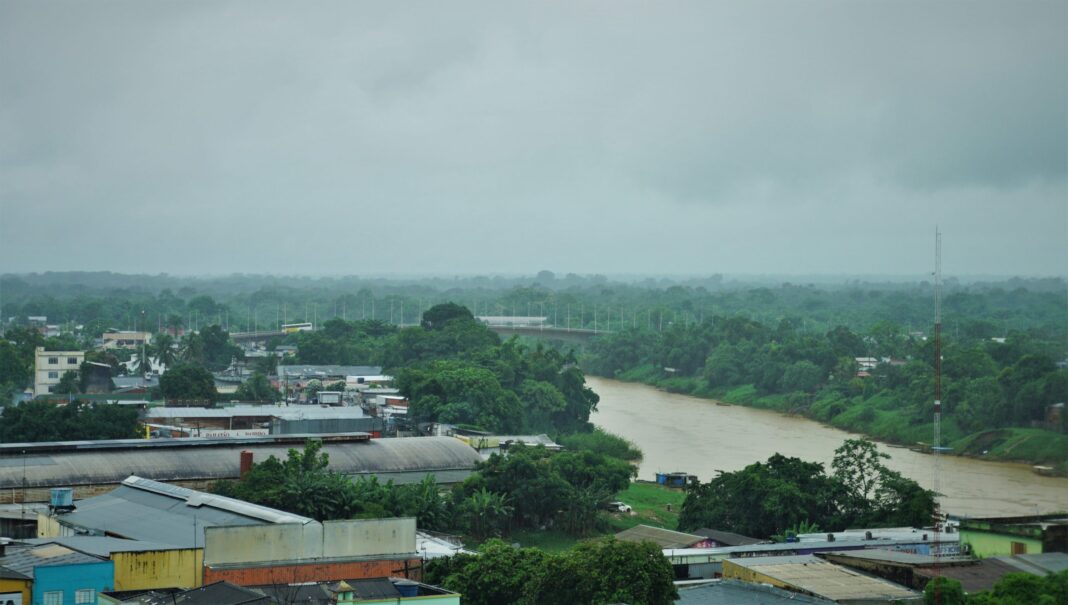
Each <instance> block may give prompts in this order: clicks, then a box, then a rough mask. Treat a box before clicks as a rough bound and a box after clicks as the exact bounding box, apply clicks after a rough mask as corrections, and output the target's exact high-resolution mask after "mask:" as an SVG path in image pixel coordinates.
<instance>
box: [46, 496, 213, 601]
mask: <svg viewBox="0 0 1068 605" xmlns="http://www.w3.org/2000/svg"><path fill="white" fill-rule="evenodd" d="M65 529H66V530H67V531H64V530H65ZM37 535H38V537H39V538H47V539H48V540H49V541H50V542H55V543H57V544H62V545H64V546H66V547H67V548H70V549H73V550H80V551H82V552H85V553H89V554H92V555H96V556H100V557H107V558H109V559H111V561H112V562H113V563H115V590H118V591H123V590H151V589H155V588H196V587H197V586H200V585H201V583H202V582H201V579H202V578H203V568H204V549H203V547H201V548H181V547H178V546H172V545H169V544H158V543H154V542H142V541H138V540H124V539H122V538H112V537H107V536H85V535H70V531H69V528H64V527H63V526H62V525H61V524H59V523H57V522H55V519H54V518H52V517H48V516H46V515H43V514H42V515H39V516H38V524H37Z"/></svg>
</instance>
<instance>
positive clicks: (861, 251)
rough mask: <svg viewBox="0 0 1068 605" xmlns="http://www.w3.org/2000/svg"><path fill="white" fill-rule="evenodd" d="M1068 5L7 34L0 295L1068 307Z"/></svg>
mask: <svg viewBox="0 0 1068 605" xmlns="http://www.w3.org/2000/svg"><path fill="white" fill-rule="evenodd" d="M1066 30H1068V3H1065V2H1063V1H1058V2H1009V1H1004V2H993V3H990V2H933V3H932V2H924V3H902V2H805V3H797V2H740V1H739V2H731V3H713V2H672V3H636V2H581V3H513V2H483V3H461V2H448V3H443V2H425V3H403V4H398V3H354V2H314V3H289V2H286V3H275V2H241V3H188V2H151V3H146V2H92V3H90V2H70V3H63V2H38V1H25V2H16V1H10V0H7V1H4V2H2V3H0V204H2V206H0V271H4V272H26V271H48V270H112V271H120V272H148V273H158V272H170V273H177V274H219V273H228V272H253V273H284V274H296V273H303V274H353V273H375V274H386V273H391V272H393V273H398V274H413V273H419V274H431V273H441V274H459V273H467V274H470V273H479V272H494V273H519V272H534V271H537V270H539V269H544V268H551V269H553V270H556V271H575V272H601V273H609V274H612V273H645V274H707V273H713V272H727V273H731V272H734V273H774V274H789V273H820V274H846V273H866V274H899V275H906V274H907V275H922V274H926V273H927V272H929V271H930V267H931V266H932V254H933V247H934V245H933V233H934V228H935V225H936V224H937V225H939V226H940V228H941V229H942V231H943V233H944V246H945V268H946V270H947V271H949V272H952V273H957V274H996V275H1064V274H1065V273H1066V271H1065V260H1066V259H1068V237H1066V235H1068V151H1066V149H1068V36H1065V31H1066Z"/></svg>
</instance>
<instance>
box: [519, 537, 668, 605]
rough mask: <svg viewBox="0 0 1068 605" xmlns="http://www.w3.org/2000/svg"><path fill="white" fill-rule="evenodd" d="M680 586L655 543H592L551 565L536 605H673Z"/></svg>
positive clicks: (539, 582)
mask: <svg viewBox="0 0 1068 605" xmlns="http://www.w3.org/2000/svg"><path fill="white" fill-rule="evenodd" d="M674 580H675V573H674V570H673V569H672V567H671V564H670V563H669V562H668V560H667V559H666V558H664V555H663V553H661V552H660V547H659V546H657V545H655V544H653V543H651V542H621V541H619V540H614V539H611V538H610V539H607V540H590V541H587V542H581V543H579V544H578V545H577V546H575V547H574V548H572V549H571V550H569V551H568V552H566V553H564V554H562V555H559V556H556V557H553V558H550V559H548V561H547V564H546V565H545V568H544V570H543V571H542V573H541V574H540V575H539V576H538V578H537V580H536V581H535V583H534V587H533V590H532V594H533V596H534V598H533V599H532V600H533V602H535V603H538V604H539V605H579V604H589V605H603V604H607V603H643V604H645V605H670V604H671V603H674V602H675V599H677V598H678V591H677V590H676V589H675V583H674Z"/></svg>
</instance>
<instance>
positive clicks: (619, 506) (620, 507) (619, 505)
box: [605, 501, 634, 513]
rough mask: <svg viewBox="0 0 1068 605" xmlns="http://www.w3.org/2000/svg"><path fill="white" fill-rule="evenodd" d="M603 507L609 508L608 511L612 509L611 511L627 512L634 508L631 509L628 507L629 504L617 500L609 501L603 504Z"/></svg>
mask: <svg viewBox="0 0 1068 605" xmlns="http://www.w3.org/2000/svg"><path fill="white" fill-rule="evenodd" d="M605 508H606V509H608V510H610V511H612V512H613V513H629V512H631V511H633V510H634V509H632V508H631V507H630V505H629V504H626V503H624V502H618V501H617V502H609V503H608V504H606V505H605Z"/></svg>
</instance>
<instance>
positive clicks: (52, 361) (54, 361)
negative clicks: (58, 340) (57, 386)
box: [48, 357, 59, 366]
mask: <svg viewBox="0 0 1068 605" xmlns="http://www.w3.org/2000/svg"><path fill="white" fill-rule="evenodd" d="M48 365H50V366H54V365H59V358H58V357H49V358H48Z"/></svg>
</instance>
